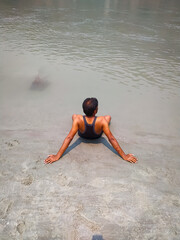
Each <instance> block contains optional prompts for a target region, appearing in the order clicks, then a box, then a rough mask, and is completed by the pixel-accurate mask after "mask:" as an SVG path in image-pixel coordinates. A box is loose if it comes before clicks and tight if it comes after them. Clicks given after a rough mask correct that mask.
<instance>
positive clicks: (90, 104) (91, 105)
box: [82, 98, 98, 117]
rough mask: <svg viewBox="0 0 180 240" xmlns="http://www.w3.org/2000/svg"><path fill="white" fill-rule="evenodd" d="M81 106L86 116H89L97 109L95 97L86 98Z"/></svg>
mask: <svg viewBox="0 0 180 240" xmlns="http://www.w3.org/2000/svg"><path fill="white" fill-rule="evenodd" d="M82 107H83V111H84V113H85V114H86V116H88V117H91V116H92V115H93V114H94V111H96V110H97V107H98V100H97V99H96V98H86V99H85V100H84V102H83V105H82Z"/></svg>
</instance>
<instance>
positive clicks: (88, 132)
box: [78, 116, 103, 139]
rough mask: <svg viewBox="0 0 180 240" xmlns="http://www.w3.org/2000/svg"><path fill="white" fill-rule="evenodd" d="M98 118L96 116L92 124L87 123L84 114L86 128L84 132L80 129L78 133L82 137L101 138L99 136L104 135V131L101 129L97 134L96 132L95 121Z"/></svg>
mask: <svg viewBox="0 0 180 240" xmlns="http://www.w3.org/2000/svg"><path fill="white" fill-rule="evenodd" d="M96 118H97V117H94V121H93V123H92V124H89V123H87V121H86V118H85V116H83V119H84V124H85V130H84V132H83V133H81V132H80V131H79V130H78V134H79V136H80V137H82V138H87V139H96V138H99V137H101V136H102V133H103V131H101V133H100V134H97V133H96V132H95V122H96Z"/></svg>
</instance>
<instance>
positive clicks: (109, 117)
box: [104, 115, 111, 124]
mask: <svg viewBox="0 0 180 240" xmlns="http://www.w3.org/2000/svg"><path fill="white" fill-rule="evenodd" d="M104 117H105V119H106V121H107V122H108V124H110V122H111V116H110V115H106V116H104Z"/></svg>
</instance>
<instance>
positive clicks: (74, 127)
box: [44, 118, 78, 164]
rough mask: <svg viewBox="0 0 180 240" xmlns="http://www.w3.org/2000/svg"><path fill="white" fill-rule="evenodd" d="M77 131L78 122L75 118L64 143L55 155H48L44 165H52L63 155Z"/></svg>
mask: <svg viewBox="0 0 180 240" xmlns="http://www.w3.org/2000/svg"><path fill="white" fill-rule="evenodd" d="M77 131H78V120H77V118H76V119H74V120H73V124H72V128H71V131H70V132H69V134H68V135H67V137H66V138H65V139H64V142H63V144H62V146H61V148H60V149H59V151H58V153H57V154H56V155H49V157H48V158H46V159H45V160H44V163H46V164H47V163H53V162H55V161H57V160H59V159H60V157H61V156H62V155H63V153H64V152H65V151H66V149H67V147H68V146H69V144H70V142H71V141H72V140H73V138H74V136H75V134H76V133H77Z"/></svg>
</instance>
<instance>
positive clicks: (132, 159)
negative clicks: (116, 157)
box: [123, 153, 138, 163]
mask: <svg viewBox="0 0 180 240" xmlns="http://www.w3.org/2000/svg"><path fill="white" fill-rule="evenodd" d="M123 159H124V160H126V161H128V162H131V163H136V162H137V161H138V159H137V158H136V157H135V156H134V155H133V154H131V153H130V154H126V155H125V157H123Z"/></svg>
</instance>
